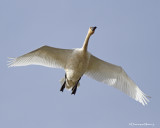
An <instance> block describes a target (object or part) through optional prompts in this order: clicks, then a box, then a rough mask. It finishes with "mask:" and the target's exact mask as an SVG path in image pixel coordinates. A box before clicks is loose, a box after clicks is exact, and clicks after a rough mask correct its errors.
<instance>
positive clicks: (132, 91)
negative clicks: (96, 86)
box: [85, 55, 149, 105]
mask: <svg viewBox="0 0 160 128" xmlns="http://www.w3.org/2000/svg"><path fill="white" fill-rule="evenodd" d="M85 74H86V75H87V76H89V77H91V78H93V79H95V80H97V81H100V82H103V83H105V84H108V85H110V86H113V87H115V88H117V89H119V90H121V91H122V92H124V93H126V94H127V95H129V96H130V97H132V98H133V99H135V100H136V101H138V102H140V103H142V104H143V105H145V104H147V102H149V100H148V99H147V98H146V97H147V96H146V95H145V94H144V93H143V92H142V91H141V90H140V89H139V87H138V86H137V85H136V84H135V83H134V82H133V81H132V80H131V79H130V78H129V77H128V75H127V74H126V73H125V71H124V70H123V69H122V68H121V67H119V66H116V65H113V64H110V63H108V62H105V61H103V60H100V59H99V58H97V57H95V56H93V55H91V57H90V62H89V66H88V69H87V71H86V73H85Z"/></svg>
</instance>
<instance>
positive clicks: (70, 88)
mask: <svg viewBox="0 0 160 128" xmlns="http://www.w3.org/2000/svg"><path fill="white" fill-rule="evenodd" d="M64 81H65V78H62V79H61V80H60V83H61V85H63V84H64ZM66 84H67V83H66ZM79 86H80V82H78V85H77V87H79ZM66 88H67V89H68V90H72V87H70V86H69V85H66Z"/></svg>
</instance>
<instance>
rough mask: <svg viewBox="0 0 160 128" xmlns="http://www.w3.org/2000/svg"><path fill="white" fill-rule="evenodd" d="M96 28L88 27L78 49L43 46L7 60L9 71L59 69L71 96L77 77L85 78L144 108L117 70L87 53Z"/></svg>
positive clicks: (142, 98)
mask: <svg viewBox="0 0 160 128" xmlns="http://www.w3.org/2000/svg"><path fill="white" fill-rule="evenodd" d="M95 29H96V27H90V28H89V30H88V33H87V36H86V38H85V41H84V44H83V46H82V48H77V49H60V48H54V47H49V46H43V47H41V48H38V49H36V50H34V51H32V52H30V53H27V54H25V55H22V56H20V57H17V58H11V60H10V63H9V65H8V66H9V67H15V66H27V65H41V66H46V67H51V68H63V69H64V70H65V78H63V79H62V80H61V83H62V87H61V89H60V91H62V92H63V90H64V88H67V89H69V90H72V93H71V94H75V93H76V90H77V87H78V86H79V81H80V79H81V77H82V76H83V75H84V74H85V75H87V76H89V77H91V78H93V79H95V80H97V81H100V82H103V83H105V84H108V85H110V86H113V87H115V88H117V89H119V90H121V91H122V92H124V93H126V94H127V95H128V96H130V97H132V98H133V99H135V100H136V101H138V102H140V103H142V104H143V105H145V104H147V102H149V100H148V99H147V97H149V96H147V95H146V94H144V93H143V92H142V91H141V90H140V89H139V87H138V86H137V85H136V84H135V83H134V82H133V81H132V80H131V79H130V78H129V77H128V75H127V74H126V72H125V71H124V70H123V69H122V68H121V67H120V66H116V65H113V64H111V63H108V62H105V61H103V60H101V59H99V58H97V57H95V56H93V55H92V54H90V53H89V52H88V51H87V48H88V42H89V38H90V37H91V35H92V34H93V33H94V32H95Z"/></svg>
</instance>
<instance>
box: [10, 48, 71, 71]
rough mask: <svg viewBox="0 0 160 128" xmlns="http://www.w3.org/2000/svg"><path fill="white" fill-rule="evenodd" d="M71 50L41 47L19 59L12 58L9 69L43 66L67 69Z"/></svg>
mask: <svg viewBox="0 0 160 128" xmlns="http://www.w3.org/2000/svg"><path fill="white" fill-rule="evenodd" d="M72 52H73V50H71V49H59V48H54V47H49V46H43V47H40V48H38V49H36V50H34V51H32V52H30V53H27V54H25V55H22V56H20V57H17V58H11V60H10V63H9V64H8V66H9V67H15V66H27V65H41V66H46V67H52V68H65V65H66V61H67V59H68V57H69V56H70V55H71V54H72Z"/></svg>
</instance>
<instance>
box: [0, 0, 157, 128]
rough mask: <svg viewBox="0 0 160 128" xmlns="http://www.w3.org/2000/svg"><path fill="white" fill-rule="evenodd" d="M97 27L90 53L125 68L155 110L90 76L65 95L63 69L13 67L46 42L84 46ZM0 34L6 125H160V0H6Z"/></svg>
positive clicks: (1, 107)
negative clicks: (16, 59) (92, 28)
mask: <svg viewBox="0 0 160 128" xmlns="http://www.w3.org/2000/svg"><path fill="white" fill-rule="evenodd" d="M90 26H97V27H98V28H97V29H96V32H95V34H94V35H93V36H92V37H91V39H90V43H89V51H90V52H91V53H92V54H94V55H95V56H97V57H99V58H101V59H103V60H105V61H108V62H110V63H113V64H117V65H120V66H122V67H123V68H124V69H125V71H126V72H127V73H128V75H129V76H130V77H131V78H132V79H133V80H134V81H135V83H137V85H138V86H139V87H140V88H141V90H142V91H143V92H145V93H146V94H148V95H150V96H151V97H152V98H151V100H150V101H151V102H150V103H149V104H148V105H147V106H145V107H144V106H142V105H141V104H140V103H138V102H136V101H134V100H133V99H131V98H129V97H128V96H127V95H125V94H123V93H122V92H120V91H119V90H116V89H115V88H112V87H109V86H107V85H105V84H103V83H99V82H96V81H95V80H92V79H90V78H87V77H86V76H84V77H83V78H82V79H81V81H80V83H81V86H80V88H78V90H77V94H76V95H75V96H73V95H71V94H70V92H68V91H66V90H65V91H64V92H63V93H61V92H60V91H59V89H60V87H61V85H60V83H59V80H60V79H61V78H62V77H64V71H63V70H60V69H51V68H46V67H42V66H28V67H16V68H8V67H7V66H6V64H7V57H18V56H20V55H23V54H24V53H27V52H30V51H32V50H34V49H36V48H39V47H41V46H42V45H49V46H53V47H60V48H77V47H81V46H82V44H83V41H84V38H85V36H86V33H87V31H88V28H89V27H90ZM0 35H1V36H0V46H1V47H0V58H1V61H0V67H1V68H0V69H1V72H0V76H1V80H0V128H68V127H69V128H98V127H99V128H129V127H131V126H129V123H149V124H151V123H154V124H155V127H156V128H158V127H160V126H159V125H160V110H159V108H160V100H159V98H160V94H159V90H160V85H159V79H160V75H159V72H160V1H159V0H94V1H93V0H79V1H76V0H43V1H42V0H1V1H0ZM134 127H138V126H134ZM143 127H147V128H150V127H151V126H143Z"/></svg>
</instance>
